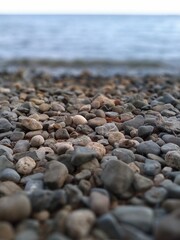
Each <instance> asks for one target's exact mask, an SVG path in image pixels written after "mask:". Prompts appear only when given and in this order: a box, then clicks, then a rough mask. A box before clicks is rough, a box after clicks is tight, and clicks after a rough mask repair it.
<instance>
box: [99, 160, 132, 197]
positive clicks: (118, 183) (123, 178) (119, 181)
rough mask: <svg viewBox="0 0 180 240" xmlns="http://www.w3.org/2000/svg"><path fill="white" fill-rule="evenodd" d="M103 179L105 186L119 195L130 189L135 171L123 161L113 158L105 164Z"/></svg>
mask: <svg viewBox="0 0 180 240" xmlns="http://www.w3.org/2000/svg"><path fill="white" fill-rule="evenodd" d="M101 179H102V182H103V184H104V186H105V188H107V189H108V190H109V191H111V192H113V193H114V194H116V195H118V196H119V195H121V194H123V193H125V192H126V191H128V190H129V188H130V186H131V185H132V182H133V181H134V173H133V171H132V170H131V169H130V168H129V167H128V166H127V165H126V164H125V163H123V162H122V161H119V160H111V161H109V162H107V164H106V165H105V168H104V169H103V171H102V175H101Z"/></svg>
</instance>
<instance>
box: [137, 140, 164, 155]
mask: <svg viewBox="0 0 180 240" xmlns="http://www.w3.org/2000/svg"><path fill="white" fill-rule="evenodd" d="M137 152H138V153H140V154H143V155H147V154H148V153H152V154H155V155H159V154H160V152H161V149H160V147H159V145H158V144H157V143H155V142H153V141H152V140H149V141H145V142H142V143H140V144H139V145H138V146H137Z"/></svg>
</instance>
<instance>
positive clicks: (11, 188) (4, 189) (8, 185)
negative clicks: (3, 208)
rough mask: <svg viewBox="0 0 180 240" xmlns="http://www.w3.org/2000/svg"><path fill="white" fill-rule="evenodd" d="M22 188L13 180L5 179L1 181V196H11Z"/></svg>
mask: <svg viewBox="0 0 180 240" xmlns="http://www.w3.org/2000/svg"><path fill="white" fill-rule="evenodd" d="M21 191H22V189H21V188H20V187H19V186H18V185H17V184H16V183H14V182H12V181H5V182H1V183H0V196H1V197H2V196H9V195H12V194H14V193H16V192H21Z"/></svg>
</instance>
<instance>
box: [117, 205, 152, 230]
mask: <svg viewBox="0 0 180 240" xmlns="http://www.w3.org/2000/svg"><path fill="white" fill-rule="evenodd" d="M112 214H113V216H114V217H115V218H116V219H117V220H118V221H119V222H120V223H125V224H130V225H133V226H134V227H137V228H138V229H140V230H142V231H143V232H149V231H151V229H152V227H153V222H154V213H153V210H152V209H151V208H149V207H144V206H121V207H117V208H115V209H114V210H113V212H112Z"/></svg>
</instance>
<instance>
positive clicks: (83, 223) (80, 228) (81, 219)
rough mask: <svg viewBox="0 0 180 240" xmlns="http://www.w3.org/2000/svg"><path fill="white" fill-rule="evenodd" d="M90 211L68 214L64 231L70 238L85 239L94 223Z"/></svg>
mask: <svg viewBox="0 0 180 240" xmlns="http://www.w3.org/2000/svg"><path fill="white" fill-rule="evenodd" d="M95 219H96V218H95V215H94V213H93V212H92V211H90V210H86V209H81V210H75V211H73V212H72V213H70V214H69V215H68V217H67V220H66V229H67V232H68V234H69V236H70V237H72V238H74V239H81V238H83V237H86V236H87V235H88V233H89V232H90V230H91V228H92V226H93V225H94V223H95Z"/></svg>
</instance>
